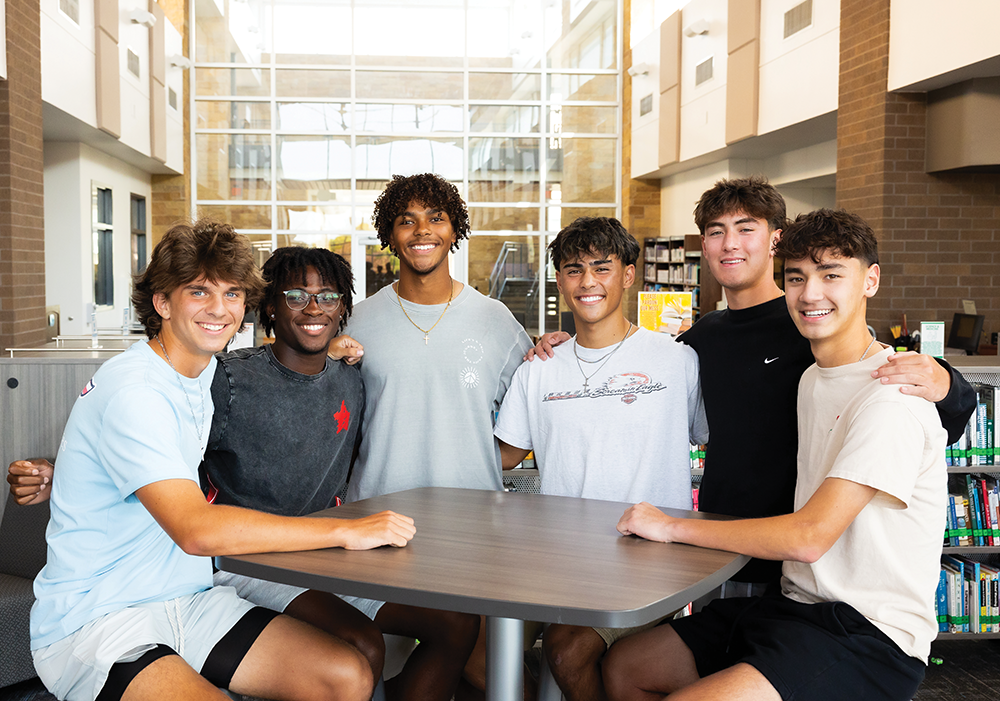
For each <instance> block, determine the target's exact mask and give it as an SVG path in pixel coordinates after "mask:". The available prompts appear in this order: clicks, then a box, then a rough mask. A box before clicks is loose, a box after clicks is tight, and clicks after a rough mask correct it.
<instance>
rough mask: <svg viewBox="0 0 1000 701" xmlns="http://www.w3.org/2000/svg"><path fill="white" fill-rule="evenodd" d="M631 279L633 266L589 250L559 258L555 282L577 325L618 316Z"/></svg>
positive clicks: (614, 319) (615, 318)
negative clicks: (566, 257)
mask: <svg viewBox="0 0 1000 701" xmlns="http://www.w3.org/2000/svg"><path fill="white" fill-rule="evenodd" d="M634 280H635V266H634V265H629V266H625V265H622V262H621V261H620V260H619V259H618V256H616V255H603V254H601V253H596V252H594V251H591V252H590V253H588V254H586V255H583V256H578V257H576V258H571V259H569V260H566V261H563V262H562V264H561V266H560V268H559V270H558V271H557V272H556V286H557V287H558V288H559V291H560V292H561V293H562V296H563V299H564V300H565V301H566V306H568V307H569V308H570V310H571V311H572V312H573V319H574V321H575V323H576V327H577V329H580V327H581V326H584V325H587V324H589V325H597V324H599V323H601V322H602V321H605V320H608V319H610V320H613V321H617V319H618V318H619V317H621V315H622V313H621V307H622V295H623V293H624V292H625V289H626V288H628V287H631V286H632V283H633V282H634Z"/></svg>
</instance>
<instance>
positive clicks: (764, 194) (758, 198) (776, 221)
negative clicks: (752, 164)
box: [694, 175, 788, 236]
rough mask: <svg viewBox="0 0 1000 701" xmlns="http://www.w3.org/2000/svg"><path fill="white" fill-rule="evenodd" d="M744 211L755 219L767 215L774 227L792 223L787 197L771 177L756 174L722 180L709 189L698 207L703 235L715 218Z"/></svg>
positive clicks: (698, 217) (765, 219)
mask: <svg viewBox="0 0 1000 701" xmlns="http://www.w3.org/2000/svg"><path fill="white" fill-rule="evenodd" d="M737 212H743V213H744V214H746V215H748V216H751V217H753V218H754V219H763V220H764V221H766V222H767V226H768V228H769V229H770V230H771V231H777V230H778V229H784V228H785V225H786V224H787V223H788V217H787V215H786V213H785V198H784V197H782V196H781V193H779V192H778V191H777V190H776V189H774V185H771V183H769V182H767V178H764V177H762V176H759V175H755V176H752V177H749V178H739V179H736V180H725V179H723V180H720V181H718V182H717V183H715V185H713V186H712V187H711V188H710V189H708V190H706V191H705V192H704V193H703V194H702V196H701V197H700V198H699V199H698V205H697V206H696V207H695V208H694V223H695V224H697V225H698V230H699V231H700V232H701V235H702V236H704V235H705V227H707V226H708V225H709V224H710V223H711V222H712V221H714V220H715V219H718V218H719V217H722V216H726V215H727V214H736V213H737Z"/></svg>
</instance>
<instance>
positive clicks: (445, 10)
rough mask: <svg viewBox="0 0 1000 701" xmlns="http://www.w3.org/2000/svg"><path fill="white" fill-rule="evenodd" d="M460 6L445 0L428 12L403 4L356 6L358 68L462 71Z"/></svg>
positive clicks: (463, 26) (462, 44) (463, 21)
mask: <svg viewBox="0 0 1000 701" xmlns="http://www.w3.org/2000/svg"><path fill="white" fill-rule="evenodd" d="M463 4H464V3H463V2H461V1H456V0H450V1H448V0H446V1H440V2H435V3H434V6H433V8H430V7H419V6H415V4H414V3H411V2H405V1H404V2H363V3H362V2H359V3H356V5H357V6H356V7H355V10H354V46H355V47H356V53H357V59H356V60H357V63H358V65H397V66H398V65H407V66H410V65H428V66H457V67H461V65H462V62H463V58H462V56H463V54H464V52H465V12H464V8H463ZM414 58H415V59H417V60H418V61H420V63H415V62H414V61H413V60H412V59H414ZM421 59H422V60H421Z"/></svg>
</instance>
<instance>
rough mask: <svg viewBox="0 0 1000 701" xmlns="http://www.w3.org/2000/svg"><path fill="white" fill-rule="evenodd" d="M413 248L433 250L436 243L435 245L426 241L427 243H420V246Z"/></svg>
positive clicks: (416, 249)
mask: <svg viewBox="0 0 1000 701" xmlns="http://www.w3.org/2000/svg"><path fill="white" fill-rule="evenodd" d="M412 248H413V250H415V251H429V250H431V249H432V248H434V245H433V244H429V243H426V244H420V245H418V246H413V247H412Z"/></svg>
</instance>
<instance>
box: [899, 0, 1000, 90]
mask: <svg viewBox="0 0 1000 701" xmlns="http://www.w3.org/2000/svg"><path fill="white" fill-rule="evenodd" d="M889 17H890V23H889V90H897V89H900V88H904V87H906V86H908V85H912V84H913V83H917V82H919V81H922V80H927V79H928V78H933V77H934V76H938V75H941V74H943V73H947V72H949V71H953V70H956V69H959V68H962V67H963V66H968V65H970V64H973V63H977V62H979V61H984V60H987V59H991V58H994V57H996V56H1000V32H998V31H997V30H998V28H1000V2H997V0H960V1H959V2H941V0H892V1H891V4H890V7H889Z"/></svg>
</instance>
